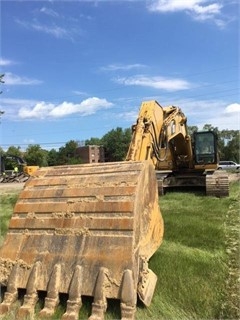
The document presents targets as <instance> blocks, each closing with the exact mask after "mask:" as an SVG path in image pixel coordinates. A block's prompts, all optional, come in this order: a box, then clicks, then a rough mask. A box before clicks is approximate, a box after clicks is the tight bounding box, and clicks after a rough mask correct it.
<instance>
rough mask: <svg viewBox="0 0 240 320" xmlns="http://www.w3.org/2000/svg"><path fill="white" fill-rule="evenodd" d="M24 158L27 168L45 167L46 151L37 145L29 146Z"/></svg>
mask: <svg viewBox="0 0 240 320" xmlns="http://www.w3.org/2000/svg"><path fill="white" fill-rule="evenodd" d="M24 158H25V160H26V162H27V164H28V165H29V166H39V167H46V166H47V165H48V163H47V151H46V150H43V149H42V148H41V147H40V145H39V144H33V145H29V146H28V147H27V150H26V153H25V155H24Z"/></svg>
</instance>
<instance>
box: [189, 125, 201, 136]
mask: <svg viewBox="0 0 240 320" xmlns="http://www.w3.org/2000/svg"><path fill="white" fill-rule="evenodd" d="M187 131H188V134H189V135H190V136H191V137H192V135H193V133H194V132H197V131H198V127H197V126H187Z"/></svg>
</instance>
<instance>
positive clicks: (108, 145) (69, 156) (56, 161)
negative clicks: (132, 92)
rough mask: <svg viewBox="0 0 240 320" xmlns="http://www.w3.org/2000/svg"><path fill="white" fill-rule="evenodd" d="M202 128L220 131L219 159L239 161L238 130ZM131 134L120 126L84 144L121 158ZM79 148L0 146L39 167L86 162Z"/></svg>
mask: <svg viewBox="0 0 240 320" xmlns="http://www.w3.org/2000/svg"><path fill="white" fill-rule="evenodd" d="M202 130H212V131H215V132H216V133H217V136H218V151H219V157H220V160H232V161H235V162H237V163H239V162H240V161H239V160H240V159H239V156H240V148H239V141H240V137H239V131H238V130H218V128H217V127H213V126H212V125H210V124H205V125H204V127H203V129H202ZM194 131H199V128H198V127H197V126H188V132H189V134H190V135H192V133H193V132H194ZM131 135H132V134H131V129H130V128H127V129H122V128H120V127H118V128H116V129H112V130H111V131H109V132H107V133H106V134H105V135H104V136H103V137H102V138H94V137H92V138H90V139H88V140H86V141H85V145H98V146H103V147H104V150H105V158H106V161H122V160H124V159H125V157H126V154H127V151H128V147H129V144H130V141H131ZM78 147H79V145H78V142H77V141H74V140H70V141H68V142H67V143H66V144H65V145H64V146H62V147H60V148H59V149H58V150H56V149H51V150H45V149H43V148H42V147H41V146H40V145H39V144H31V145H29V146H28V147H27V149H26V150H25V151H22V150H21V148H20V147H19V146H18V147H16V146H10V147H9V148H8V149H7V150H6V151H4V150H3V149H2V148H0V154H1V155H13V156H18V157H21V158H23V159H24V160H25V161H26V163H27V165H38V166H40V167H45V166H56V165H65V164H79V163H82V162H83V161H82V159H81V158H80V157H79V155H77V153H76V149H77V148H78ZM8 166H13V163H12V161H11V160H9V162H8ZM6 169H12V168H6Z"/></svg>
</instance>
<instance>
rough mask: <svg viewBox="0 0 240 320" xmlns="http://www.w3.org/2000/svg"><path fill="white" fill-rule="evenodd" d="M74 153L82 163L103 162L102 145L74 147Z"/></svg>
mask: <svg viewBox="0 0 240 320" xmlns="http://www.w3.org/2000/svg"><path fill="white" fill-rule="evenodd" d="M76 155H77V156H79V158H81V160H82V162H83V163H98V162H105V157H104V148H103V146H95V145H92V146H91V145H90V146H82V147H78V148H77V149H76Z"/></svg>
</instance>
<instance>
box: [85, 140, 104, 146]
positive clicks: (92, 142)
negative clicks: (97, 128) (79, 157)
mask: <svg viewBox="0 0 240 320" xmlns="http://www.w3.org/2000/svg"><path fill="white" fill-rule="evenodd" d="M85 145H86V146H101V145H102V139H100V138H91V139H89V140H86V141H85Z"/></svg>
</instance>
